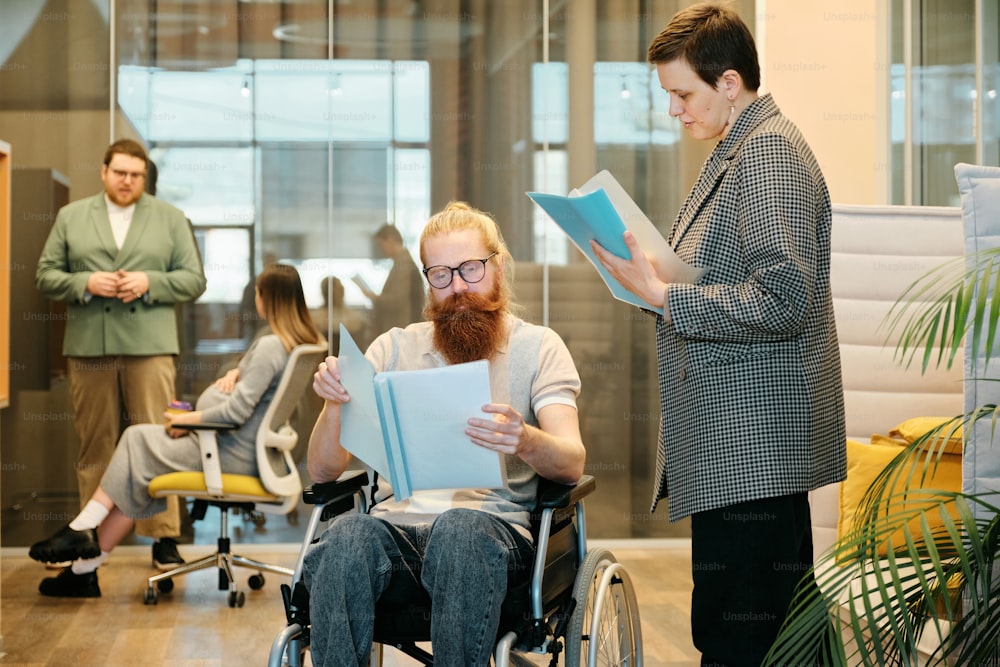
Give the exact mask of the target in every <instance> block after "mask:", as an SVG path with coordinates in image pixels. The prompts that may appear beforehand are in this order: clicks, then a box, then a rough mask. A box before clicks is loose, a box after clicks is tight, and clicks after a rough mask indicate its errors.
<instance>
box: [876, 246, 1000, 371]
mask: <svg viewBox="0 0 1000 667" xmlns="http://www.w3.org/2000/svg"><path fill="white" fill-rule="evenodd" d="M998 289H1000V247H997V248H990V249H987V250H982V251H980V252H977V253H974V254H971V255H968V256H964V257H958V258H955V259H952V260H949V261H947V262H945V263H944V264H942V265H941V266H939V267H937V268H935V269H933V270H932V271H930V272H928V273H927V274H926V275H924V276H922V277H921V278H919V279H918V280H916V281H914V282H913V283H912V284H911V285H910V286H909V287H907V289H906V291H905V292H904V293H903V295H902V296H901V297H900V298H899V300H898V301H897V302H896V303H895V304H894V305H893V307H892V309H891V310H890V311H889V314H888V316H887V317H886V320H885V323H884V325H885V326H886V327H887V342H888V344H893V343H892V341H893V340H895V341H896V342H895V344H894V346H895V349H896V359H897V360H899V361H901V362H902V363H903V364H904V365H905V366H906V367H907V368H908V367H909V366H910V364H911V363H912V362H913V360H914V358H915V357H918V356H919V358H920V361H921V372H925V371H926V370H927V369H928V368H929V367H930V366H931V365H934V366H941V365H942V364H944V365H945V366H946V367H949V368H950V367H951V365H952V364H953V363H954V361H955V358H956V357H957V355H958V351H959V350H960V349H961V347H962V343H963V340H964V338H965V336H966V335H967V334H969V333H971V334H972V341H971V349H974V350H980V351H981V352H982V353H983V354H984V356H985V360H986V361H987V362H988V361H989V359H990V357H992V356H995V355H996V353H997V340H996V336H997V328H998V324H1000V300H997V299H990V298H989V295H991V294H994V293H998V294H1000V292H995V290H998ZM897 336H898V338H897Z"/></svg>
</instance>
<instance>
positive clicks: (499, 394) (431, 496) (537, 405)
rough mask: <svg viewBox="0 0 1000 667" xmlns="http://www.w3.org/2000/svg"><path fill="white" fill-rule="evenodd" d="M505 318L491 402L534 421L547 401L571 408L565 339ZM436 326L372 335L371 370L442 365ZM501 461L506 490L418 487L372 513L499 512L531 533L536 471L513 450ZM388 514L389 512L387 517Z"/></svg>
mask: <svg viewBox="0 0 1000 667" xmlns="http://www.w3.org/2000/svg"><path fill="white" fill-rule="evenodd" d="M506 325H507V329H508V332H509V335H508V337H507V339H506V341H504V343H503V344H502V345H501V347H500V349H499V350H498V351H497V352H496V353H495V354H494V355H493V358H492V359H491V360H490V392H491V396H492V401H493V402H494V403H506V404H508V405H510V406H511V407H513V408H514V409H515V410H517V411H518V412H519V413H520V414H521V415H522V417H523V418H524V421H525V423H527V424H530V425H532V426H537V425H538V420H537V418H536V416H535V415H536V414H537V413H538V411H539V410H541V409H542V408H543V407H545V406H547V405H552V404H562V405H570V406H573V407H576V397H577V395H578V394H579V393H580V376H579V374H578V373H577V370H576V366H575V364H574V363H573V358H572V356H570V353H569V350H568V349H567V348H566V344H565V343H564V342H563V340H562V338H560V337H559V335H558V334H556V332H554V331H552V330H551V329H549V328H547V327H542V326H538V325H535V324H529V323H527V322H525V321H524V320H521V319H518V318H516V317H514V316H512V315H508V316H507V320H506ZM433 327H434V325H433V323H431V322H419V323H416V324H411V325H409V326H408V327H406V328H405V329H398V328H396V329H391V330H390V331H388V332H386V333H384V334H382V335H381V336H379V337H378V338H376V339H375V341H374V342H373V343H372V344H371V346H370V347H369V348H368V351H367V352H366V353H365V356H366V357H367V358H368V360H369V361H371V362H372V365H373V366H374V367H375V371H376V372H381V371H397V370H420V369H424V368H435V367H440V366H447V365H448V362H447V360H446V359H445V358H444V357H443V356H442V355H441V353H440V352H438V351H437V350H435V349H434V344H433V335H434V328H433ZM469 416H470V417H473V416H474V415H469ZM504 463H505V465H506V470H507V483H508V486H507V488H505V489H460V490H457V491H455V490H444V491H417V492H415V493H414V494H413V495H412V496H411V497H410V498H407V499H406V500H404V501H401V502H395V501H392V500H385V501H382V502H380V503H378V504H377V505H376V506H375V507H374V508H373V509H372V513H373V514H377V515H381V516H382V518H386V519H390V520H392V521H396V522H400V523H402V522H406V523H414V522H421V521H426V520H432V519H433V517H434V516H436V515H438V514H440V513H441V512H443V511H445V510H447V509H451V508H456V507H463V508H468V509H477V510H482V511H485V512H490V513H491V514H496V515H498V516H501V517H503V518H504V519H505V520H506V521H507V522H509V523H511V524H512V525H514V526H516V527H518V528H520V529H522V530H521V532H522V533H524V534H525V535H528V530H529V528H530V517H529V510H530V509H531V507H532V505H533V503H534V500H535V493H536V490H537V487H538V475H537V473H535V471H534V470H533V469H532V468H531V467H530V466H528V464H526V463H525V462H524V461H522V460H521V459H520V458H518V457H516V456H504ZM441 465H447V462H445V461H442V462H441ZM386 483H387V482H386ZM380 486H381V484H380ZM389 513H391V514H392V515H393V516H392V517H391V518H390V517H388V516H385V514H389Z"/></svg>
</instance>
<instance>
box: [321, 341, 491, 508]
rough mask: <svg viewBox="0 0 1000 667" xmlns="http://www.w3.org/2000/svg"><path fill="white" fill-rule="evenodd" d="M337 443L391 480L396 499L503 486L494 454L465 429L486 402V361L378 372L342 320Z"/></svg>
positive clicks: (488, 388) (478, 414) (488, 383)
mask: <svg viewBox="0 0 1000 667" xmlns="http://www.w3.org/2000/svg"><path fill="white" fill-rule="evenodd" d="M337 361H338V365H339V367H340V373H341V381H342V382H343V385H344V388H345V389H347V391H348V393H349V394H350V395H351V400H350V401H348V402H347V403H344V404H343V406H342V407H341V427H340V442H341V444H342V445H343V447H344V449H346V450H347V451H349V452H351V454H353V455H354V456H356V457H358V458H359V459H361V460H362V461H364V462H365V463H366V464H368V465H369V466H371V467H372V468H373V469H374V470H375V471H376V472H377V473H378V474H379V475H381V476H382V477H383V478H384V479H387V480H389V482H390V483H391V484H392V488H393V491H394V493H395V497H396V499H397V500H403V499H405V498H408V497H409V496H410V495H412V493H413V492H414V491H420V490H428V489H459V488H477V489H495V488H500V487H503V486H506V484H507V477H506V469H505V467H504V465H503V460H502V457H501V455H500V454H499V453H497V452H494V451H490V450H488V449H485V448H483V447H480V446H478V445H476V444H474V443H473V442H472V441H471V439H470V438H469V436H468V435H466V434H465V428H466V426H467V424H468V420H469V418H471V417H475V416H481V415H483V414H485V413H483V412H482V406H483V405H485V404H487V403H490V402H491V397H490V376H489V363H488V362H486V361H485V360H484V361H473V362H470V363H467V364H454V365H451V366H442V367H440V368H428V369H423V370H415V371H385V372H382V373H376V372H375V369H374V368H373V367H372V365H371V362H369V361H368V359H367V358H365V355H364V354H363V353H362V352H361V350H360V348H358V346H357V344H356V343H355V342H354V340H353V339H352V338H351V335H350V333H348V331H347V329H346V328H345V327H344V325H341V327H340V356H339V357H338V360H337Z"/></svg>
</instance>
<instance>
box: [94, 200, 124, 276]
mask: <svg viewBox="0 0 1000 667" xmlns="http://www.w3.org/2000/svg"><path fill="white" fill-rule="evenodd" d="M88 218H89V222H90V225H91V227H93V229H94V235H95V236H96V237H97V240H98V241H99V242H100V246H101V250H103V251H104V253H105V256H106V261H105V262H102V266H101V267H100V269H99V270H101V271H114V270H115V269H117V268H118V266H117V265H116V264H115V262H117V255H118V246H117V245H115V236H114V234H112V233H111V220H110V219H109V218H108V205H107V203H106V202H105V201H104V194H103V193H102V194H99V195H97V196H96V197H94V203H93V205H92V206H91V207H90V211H89V213H88ZM108 264H110V265H108Z"/></svg>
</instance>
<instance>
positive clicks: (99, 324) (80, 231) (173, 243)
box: [35, 192, 205, 357]
mask: <svg viewBox="0 0 1000 667" xmlns="http://www.w3.org/2000/svg"><path fill="white" fill-rule="evenodd" d="M118 269H125V270H126V271H145V272H146V275H147V276H149V292H148V293H147V294H145V295H144V296H143V298H142V299H137V300H135V301H133V302H131V303H122V302H121V301H120V300H119V299H114V298H103V297H98V296H93V295H92V294H90V293H89V292H88V291H87V279H88V278H89V277H90V274H91V273H93V272H95V271H117V270H118ZM35 284H36V285H37V286H38V289H39V290H41V291H42V293H44V294H45V295H46V296H47V297H49V298H50V299H53V300H56V301H65V302H66V304H67V307H66V315H67V321H66V339H65V341H64V343H63V354H65V355H66V356H67V357H101V356H116V355H130V356H152V355H160V354H177V353H178V352H179V345H178V341H177V322H176V319H175V315H174V305H175V304H177V303H180V302H184V301H193V300H195V299H197V298H198V297H199V296H200V295H201V294H202V292H204V291H205V272H204V270H203V268H202V264H201V254H200V253H199V251H198V246H197V244H196V242H195V239H194V233H193V232H192V230H191V224H190V223H189V222H188V220H187V218H186V217H185V216H184V213H183V212H182V211H181V210H180V209H178V208H176V207H174V206H171V205H170V204H167V203H166V202H164V201H160V200H159V199H156V198H155V197H153V196H152V195H149V194H143V195H142V197H140V198H139V201H137V202H136V205H135V213H134V215H133V216H132V223H131V224H130V225H129V229H128V234H127V235H126V236H125V241H124V243H123V244H122V247H121V249H119V248H118V247H117V246H116V245H115V240H114V236H113V235H112V233H111V223H110V221H109V219H108V207H107V203H106V201H105V198H104V193H103V192H102V193H101V194H98V195H95V196H93V197H87V198H86V199H81V200H79V201H75V202H72V203H70V204H67V205H66V206H64V207H62V208H61V209H60V210H59V214H58V215H57V216H56V222H55V225H54V226H53V228H52V231H51V232H50V233H49V237H48V239H47V240H46V242H45V247H44V248H42V254H41V257H40V258H39V260H38V269H37V270H36V272H35Z"/></svg>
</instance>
